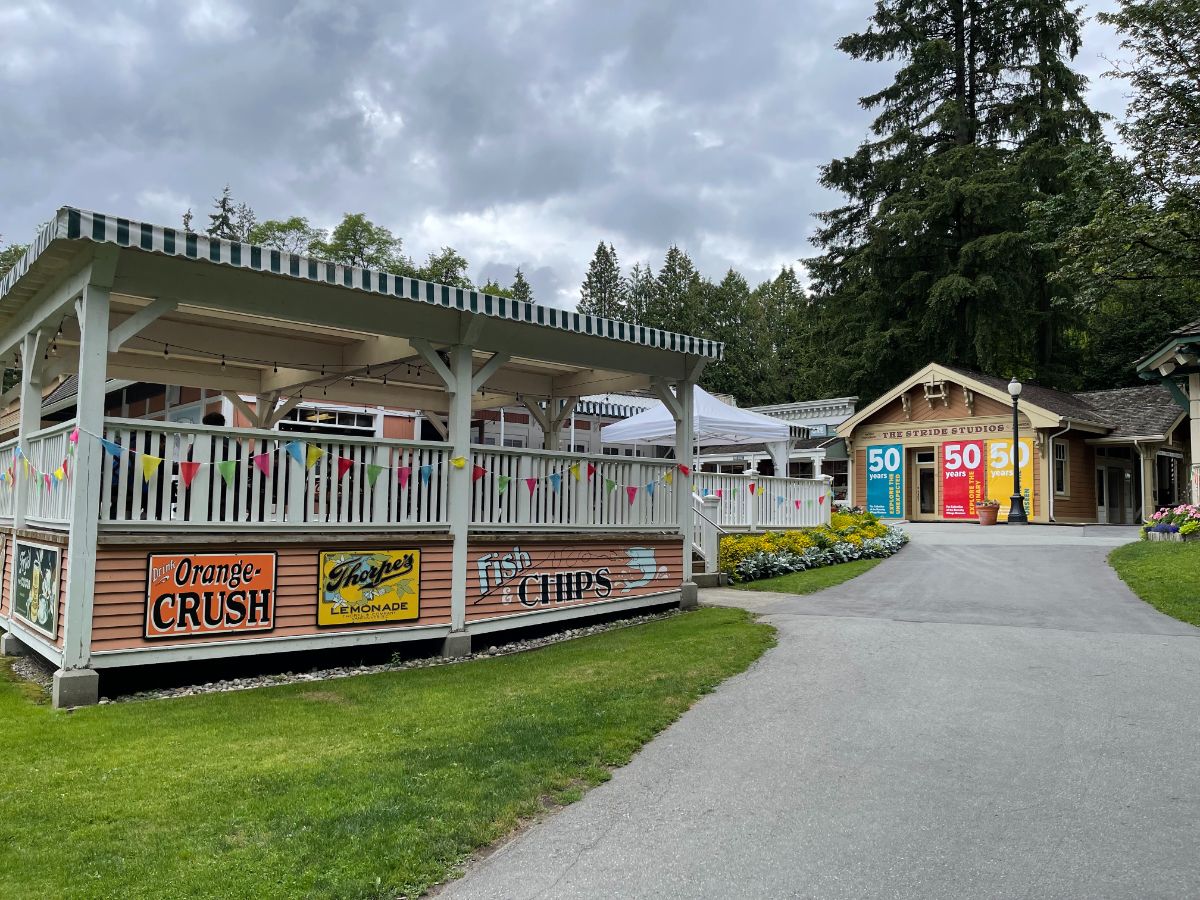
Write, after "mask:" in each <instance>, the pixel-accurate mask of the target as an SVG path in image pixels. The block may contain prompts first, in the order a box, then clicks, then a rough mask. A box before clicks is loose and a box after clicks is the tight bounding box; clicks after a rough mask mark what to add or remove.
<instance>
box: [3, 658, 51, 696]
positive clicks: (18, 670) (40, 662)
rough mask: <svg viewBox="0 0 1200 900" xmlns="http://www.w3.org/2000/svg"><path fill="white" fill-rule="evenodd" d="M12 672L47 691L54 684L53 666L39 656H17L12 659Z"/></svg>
mask: <svg viewBox="0 0 1200 900" xmlns="http://www.w3.org/2000/svg"><path fill="white" fill-rule="evenodd" d="M12 673H13V674H14V675H16V676H17V677H18V678H24V679H25V680H26V681H32V682H33V683H34V684H36V685H37V686H38V687H40V688H43V689H44V690H47V691H49V690H50V688H51V687H52V686H53V685H54V666H52V665H50V663H48V662H46V661H45V660H44V659H42V658H41V657H40V656H34V655H33V654H30V655H29V656H18V657H17V658H16V659H14V660H13V664H12Z"/></svg>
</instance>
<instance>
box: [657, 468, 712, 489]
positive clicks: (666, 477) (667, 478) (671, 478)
mask: <svg viewBox="0 0 1200 900" xmlns="http://www.w3.org/2000/svg"><path fill="white" fill-rule="evenodd" d="M674 480H675V473H674V472H672V471H671V470H670V469H667V474H666V475H664V476H663V481H665V482H666V483H667V484H670V483H671V482H673V481H674ZM704 493H706V494H707V493H708V491H705V492H704Z"/></svg>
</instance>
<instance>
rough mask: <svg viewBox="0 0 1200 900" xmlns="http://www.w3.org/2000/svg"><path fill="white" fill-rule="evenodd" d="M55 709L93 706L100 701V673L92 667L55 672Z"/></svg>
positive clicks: (53, 699) (53, 698) (53, 697)
mask: <svg viewBox="0 0 1200 900" xmlns="http://www.w3.org/2000/svg"><path fill="white" fill-rule="evenodd" d="M52 702H53V704H54V708H55V709H68V708H70V707H72V706H92V705H93V704H96V703H99V702H100V673H99V672H96V671H94V670H92V669H59V670H58V671H57V672H55V673H54V689H53V692H52Z"/></svg>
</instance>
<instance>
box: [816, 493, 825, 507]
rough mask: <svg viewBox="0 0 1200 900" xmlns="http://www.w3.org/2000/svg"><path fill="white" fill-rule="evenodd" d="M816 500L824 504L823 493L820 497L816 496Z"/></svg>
mask: <svg viewBox="0 0 1200 900" xmlns="http://www.w3.org/2000/svg"><path fill="white" fill-rule="evenodd" d="M817 502H818V503H820V504H822V505H824V504H825V495H824V494H822V495H821V496H820V497H818V498H817Z"/></svg>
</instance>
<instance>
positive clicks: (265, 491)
mask: <svg viewBox="0 0 1200 900" xmlns="http://www.w3.org/2000/svg"><path fill="white" fill-rule="evenodd" d="M104 436H105V438H106V439H107V440H108V441H110V442H112V443H113V444H115V445H117V446H118V447H119V448H120V454H119V455H113V453H110V452H107V451H106V452H103V453H102V455H101V463H102V466H103V473H104V477H103V478H102V480H101V500H100V521H101V522H102V523H104V524H107V525H118V526H123V527H124V526H147V525H152V524H161V523H170V524H172V525H173V526H179V527H195V528H204V527H211V526H213V525H220V526H221V527H222V528H238V529H243V528H248V527H256V526H257V527H261V526H267V527H268V528H269V527H271V526H283V527H291V528H297V527H299V528H328V527H344V526H362V525H372V526H392V527H404V528H430V527H438V526H445V525H446V523H447V522H448V519H449V517H448V512H447V506H446V478H447V464H448V462H449V459H448V457H449V447H448V446H447V445H446V444H436V443H421V442H415V441H388V440H375V439H358V438H348V437H342V436H336V437H325V436H322V435H316V434H299V433H288V432H279V431H261V430H253V429H238V430H236V431H231V430H229V429H225V428H213V427H206V426H195V425H179V424H175V423H162V422H147V421H142V420H133V419H108V420H106V423H105V435H104ZM293 454H295V455H293ZM264 455H265V456H264ZM148 457H149V458H150V463H149V464H147V463H146V460H147V458H148ZM296 457H299V459H297V458H296ZM155 458H157V459H161V460H162V462H161V463H157V464H155V463H154V459H155ZM310 459H311V460H312V464H311V465H309V460H310ZM196 464H199V465H198V466H197V465H196ZM149 470H152V471H149ZM193 473H194V474H193ZM189 475H191V476H192V477H191V483H190V484H188V483H187V479H188V476H189Z"/></svg>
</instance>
